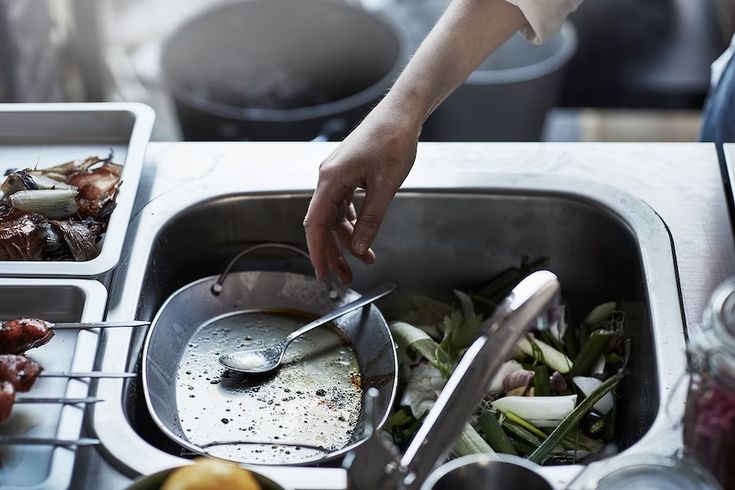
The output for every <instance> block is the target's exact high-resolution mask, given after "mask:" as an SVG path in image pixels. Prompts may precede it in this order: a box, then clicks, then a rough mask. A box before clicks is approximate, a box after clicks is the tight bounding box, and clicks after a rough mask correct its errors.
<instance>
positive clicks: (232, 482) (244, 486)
mask: <svg viewBox="0 0 735 490" xmlns="http://www.w3.org/2000/svg"><path fill="white" fill-rule="evenodd" d="M225 489H226V490H261V489H260V485H259V484H258V482H257V480H256V479H255V477H254V476H253V475H252V473H250V472H249V471H248V470H246V469H244V468H240V467H239V466H237V465H235V464H231V463H227V462H224V461H220V460H217V459H209V458H197V459H196V460H195V463H194V464H192V465H189V466H184V467H183V468H179V469H177V470H174V471H173V472H172V473H171V475H170V476H169V477H168V478H167V479H166V481H165V482H164V483H163V486H162V487H161V490H225Z"/></svg>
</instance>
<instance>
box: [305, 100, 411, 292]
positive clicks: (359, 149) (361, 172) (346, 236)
mask: <svg viewBox="0 0 735 490" xmlns="http://www.w3.org/2000/svg"><path fill="white" fill-rule="evenodd" d="M419 132H420V124H417V123H414V122H412V121H408V120H407V118H406V117H405V114H401V113H400V111H397V110H395V109H391V108H389V107H386V106H382V105H380V104H379V105H378V106H377V107H376V108H375V109H374V110H373V111H372V112H371V113H370V114H369V115H368V116H367V117H366V118H365V120H364V121H363V122H362V123H361V124H360V125H359V126H358V127H357V128H355V130H354V131H353V132H352V133H351V134H350V135H349V136H347V138H345V140H344V141H343V142H342V143H341V144H340V145H339V146H338V147H337V148H336V149H335V151H334V152H332V154H331V155H329V156H328V157H327V158H326V159H325V160H324V161H323V162H322V164H321V165H320V167H319V181H318V184H317V188H316V190H315V191H314V196H313V197H312V199H311V203H310V204H309V210H308V212H307V213H306V217H305V219H304V229H305V231H306V243H307V245H308V247H309V255H310V256H311V262H312V264H313V265H314V270H315V271H316V277H317V279H320V280H321V279H323V278H324V277H325V276H326V274H327V272H328V271H329V270H331V271H332V272H333V273H335V274H336V275H337V277H338V278H339V280H340V281H341V282H342V284H345V285H346V284H349V283H350V282H351V281H352V270H351V268H350V266H349V265H348V264H347V261H346V260H345V258H344V255H343V253H342V249H343V248H344V249H347V250H348V251H349V252H350V253H351V254H352V255H353V256H355V257H357V258H358V259H360V260H361V261H362V262H363V263H365V264H368V265H369V264H372V263H374V262H375V253H374V252H373V250H372V249H371V248H370V246H371V245H372V243H373V241H374V240H375V237H376V235H377V234H378V230H379V228H380V224H381V222H382V220H383V216H384V215H385V212H386V210H387V209H388V205H389V204H390V202H391V200H392V199H393V196H394V195H395V193H396V192H397V191H398V188H399V187H400V186H401V184H402V183H403V181H404V180H405V179H406V176H407V175H408V172H409V171H410V170H411V167H412V166H413V163H414V160H415V158H416V146H417V141H418V136H419ZM356 189H364V190H365V200H364V202H363V205H362V208H361V209H360V213H359V214H356V212H355V208H354V206H353V204H352V199H353V195H354V193H355V190H356Z"/></svg>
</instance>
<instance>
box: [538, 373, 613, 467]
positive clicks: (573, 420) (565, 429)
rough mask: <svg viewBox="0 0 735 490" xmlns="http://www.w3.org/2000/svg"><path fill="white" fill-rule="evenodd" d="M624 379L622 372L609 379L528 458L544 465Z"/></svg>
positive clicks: (578, 406) (583, 401)
mask: <svg viewBox="0 0 735 490" xmlns="http://www.w3.org/2000/svg"><path fill="white" fill-rule="evenodd" d="M621 379H623V374H622V373H621V372H619V373H617V374H615V375H614V376H611V377H609V378H608V379H607V380H605V381H604V382H603V383H602V384H601V385H600V386H598V387H597V389H596V390H595V391H593V392H592V393H590V394H589V396H588V397H587V398H585V399H584V400H582V402H581V403H580V404H579V405H577V408H575V409H574V410H572V413H570V414H569V415H567V416H566V417H565V418H564V420H562V422H561V423H560V424H559V426H558V427H557V428H556V429H554V432H552V433H551V434H549V437H547V438H546V440H544V442H543V443H542V444H541V445H540V446H539V447H538V448H537V449H536V450H535V451H534V452H533V453H532V454H531V455H530V456H529V457H528V459H529V460H530V461H533V462H534V463H537V464H543V462H544V461H546V459H547V458H548V457H549V456H550V454H551V452H552V450H553V449H554V448H555V447H556V446H557V445H558V444H559V442H560V441H561V440H562V439H564V437H566V435H567V434H568V433H569V432H570V431H571V430H572V429H573V428H574V427H576V426H577V424H579V421H580V420H582V417H583V416H584V414H585V413H587V412H588V411H589V410H590V409H591V408H592V407H593V406H594V404H595V403H597V402H598V401H599V400H600V399H601V398H602V397H603V396H605V395H606V394H607V393H609V392H610V390H612V389H613V388H615V386H616V385H617V384H618V383H619V382H620V380H621Z"/></svg>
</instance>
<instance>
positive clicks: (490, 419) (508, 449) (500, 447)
mask: <svg viewBox="0 0 735 490" xmlns="http://www.w3.org/2000/svg"><path fill="white" fill-rule="evenodd" d="M477 423H478V424H479V426H480V430H481V431H482V435H483V436H485V440H486V441H487V443H488V444H490V447H492V448H493V449H494V450H495V451H497V452H499V453H505V454H513V455H517V454H518V453H517V452H516V450H515V448H514V447H513V444H512V443H511V441H510V438H509V437H508V435H507V434H506V433H505V431H504V430H503V428H502V427H501V426H500V422H498V419H497V418H495V414H494V413H492V412H489V411H487V410H483V411H482V413H481V414H480V417H479V418H478V419H477Z"/></svg>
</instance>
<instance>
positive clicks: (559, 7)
mask: <svg viewBox="0 0 735 490" xmlns="http://www.w3.org/2000/svg"><path fill="white" fill-rule="evenodd" d="M506 1H507V2H508V3H512V4H513V5H515V6H516V7H518V8H519V9H521V12H523V15H524V16H525V17H526V21H527V22H528V25H527V26H526V27H524V28H522V29H521V30H520V33H521V35H522V36H523V37H525V38H526V39H528V40H529V41H531V42H532V43H534V44H541V43H542V42H544V41H546V40H547V39H549V38H550V37H551V36H553V35H554V34H556V33H557V32H559V29H561V26H562V24H563V23H564V20H565V19H566V18H567V15H569V14H570V13H572V12H574V11H575V10H576V9H577V7H579V4H581V3H582V0H506Z"/></svg>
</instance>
